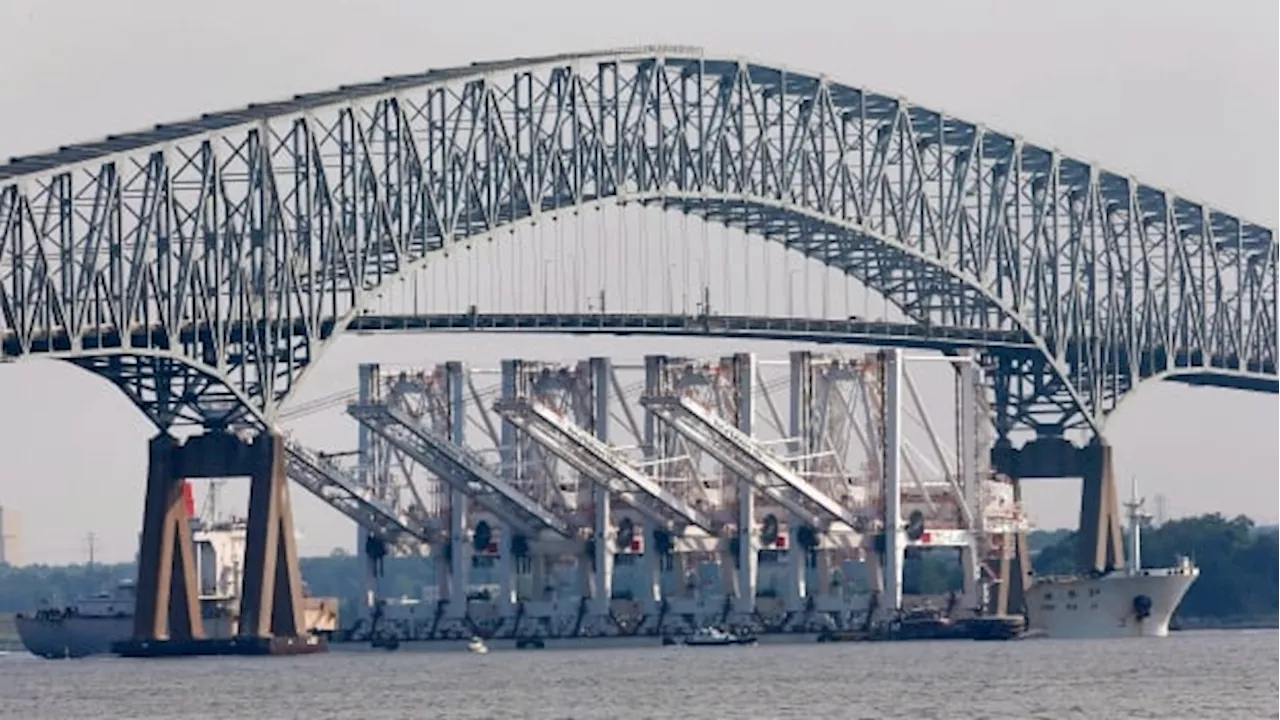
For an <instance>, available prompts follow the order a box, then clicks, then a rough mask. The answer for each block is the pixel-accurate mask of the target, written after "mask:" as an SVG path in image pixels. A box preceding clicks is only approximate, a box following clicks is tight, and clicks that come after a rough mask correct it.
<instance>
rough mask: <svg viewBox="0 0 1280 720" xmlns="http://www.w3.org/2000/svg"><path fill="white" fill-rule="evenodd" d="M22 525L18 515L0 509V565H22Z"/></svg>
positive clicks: (5, 509) (2, 508)
mask: <svg viewBox="0 0 1280 720" xmlns="http://www.w3.org/2000/svg"><path fill="white" fill-rule="evenodd" d="M21 542H22V525H21V523H19V522H18V514H17V513H15V512H14V511H12V510H10V509H9V508H6V507H0V565H13V566H15V567H16V566H18V565H21V564H22V544H21Z"/></svg>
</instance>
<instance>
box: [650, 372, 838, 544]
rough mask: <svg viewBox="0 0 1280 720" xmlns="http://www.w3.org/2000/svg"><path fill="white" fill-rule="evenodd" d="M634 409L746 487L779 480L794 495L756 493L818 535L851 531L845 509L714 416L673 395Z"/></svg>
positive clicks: (773, 490)
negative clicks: (835, 528) (833, 529)
mask: <svg viewBox="0 0 1280 720" xmlns="http://www.w3.org/2000/svg"><path fill="white" fill-rule="evenodd" d="M640 403H641V404H642V405H644V407H645V408H646V409H647V410H649V411H650V412H652V413H654V414H655V415H657V416H658V417H659V418H661V419H662V421H663V422H665V423H667V424H668V425H670V426H671V427H672V428H674V429H675V430H676V431H677V432H679V433H680V434H681V435H682V436H684V437H685V438H688V440H689V441H690V442H692V443H694V444H695V445H697V446H698V447H700V448H702V449H703V450H705V451H706V452H708V453H709V454H711V455H712V456H714V457H715V458H716V459H717V460H719V461H720V462H722V463H724V464H725V465H726V466H728V467H729V468H731V469H732V470H733V471H734V472H735V473H737V474H738V475H739V476H741V477H743V478H745V479H746V480H748V481H749V482H756V483H759V482H760V481H759V476H760V475H766V476H768V477H770V478H775V479H777V480H780V481H781V482H782V483H783V484H784V485H785V486H786V487H787V488H790V489H791V490H792V491H793V493H794V494H788V493H786V492H784V491H783V489H782V488H779V487H777V486H776V485H758V486H757V487H758V489H759V490H761V491H762V492H764V493H765V494H767V495H769V496H770V497H771V498H773V499H774V500H776V501H777V502H778V503H779V504H781V505H782V506H783V507H786V508H787V509H788V510H790V511H791V512H792V513H795V514H796V516H797V517H800V518H803V519H804V520H805V522H806V523H809V524H812V525H813V526H814V527H817V528H823V529H825V528H827V527H828V526H829V525H830V524H831V522H832V521H838V522H843V523H845V524H846V525H848V526H849V527H850V528H853V527H854V526H855V525H856V523H857V521H856V516H855V514H854V513H853V511H852V510H851V509H849V508H846V507H843V506H842V505H840V504H839V503H837V502H836V501H835V500H832V499H831V498H830V497H827V496H826V495H825V494H823V493H821V492H818V490H817V489H816V488H814V487H813V486H812V485H811V484H809V482H808V481H807V480H805V479H804V478H803V477H801V476H800V475H799V474H798V473H796V472H795V471H793V470H792V469H791V468H790V467H788V466H787V464H786V462H785V461H784V460H782V459H780V458H778V457H777V456H775V455H774V454H773V453H772V452H770V451H768V450H766V449H764V448H762V447H760V446H759V445H758V444H757V443H756V442H755V441H754V440H753V439H752V438H751V436H750V435H747V434H746V433H744V432H742V431H741V430H738V428H736V427H734V426H733V425H732V424H730V423H729V422H727V421H726V420H724V419H723V418H721V417H719V416H718V415H716V414H715V412H714V411H711V410H709V409H707V408H704V407H702V406H700V405H699V404H698V403H696V402H694V401H692V400H690V399H689V398H686V397H681V396H678V395H675V396H673V395H648V396H645V397H644V398H641V400H640Z"/></svg>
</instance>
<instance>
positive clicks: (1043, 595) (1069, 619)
mask: <svg viewBox="0 0 1280 720" xmlns="http://www.w3.org/2000/svg"><path fill="white" fill-rule="evenodd" d="M1142 504H1143V501H1142V500H1141V499H1139V498H1138V491H1137V484H1136V482H1135V483H1134V486H1133V499H1132V500H1131V501H1130V502H1127V503H1125V504H1124V506H1125V509H1126V510H1128V524H1129V558H1128V562H1127V563H1126V565H1125V567H1124V569H1122V570H1114V571H1112V572H1107V573H1102V574H1099V575H1097V576H1071V577H1048V578H1040V579H1037V581H1036V582H1035V583H1034V584H1033V585H1032V586H1031V588H1030V589H1029V590H1028V592H1027V596H1026V602H1027V621H1028V629H1029V630H1030V631H1032V632H1035V633H1039V634H1043V635H1045V636H1047V637H1052V638H1119V637H1165V636H1167V635H1168V634H1169V620H1170V618H1172V617H1173V613H1174V611H1175V610H1177V609H1178V605H1179V604H1180V603H1181V602H1182V598H1183V597H1184V596H1185V595H1186V594H1187V590H1189V589H1190V588H1191V584H1192V583H1194V582H1195V581H1196V578H1198V577H1199V576H1200V569H1199V568H1197V567H1196V566H1195V564H1194V563H1192V562H1191V560H1190V559H1189V558H1186V557H1182V558H1179V559H1178V564H1177V565H1175V566H1174V567H1169V568H1144V567H1142V523H1143V521H1144V520H1146V519H1147V518H1146V516H1144V515H1142V514H1141V512H1140V510H1141V508H1142Z"/></svg>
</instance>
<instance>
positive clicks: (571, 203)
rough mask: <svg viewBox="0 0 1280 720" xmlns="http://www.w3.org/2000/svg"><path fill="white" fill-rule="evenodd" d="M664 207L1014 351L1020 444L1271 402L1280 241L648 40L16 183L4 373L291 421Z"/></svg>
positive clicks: (972, 131)
mask: <svg viewBox="0 0 1280 720" xmlns="http://www.w3.org/2000/svg"><path fill="white" fill-rule="evenodd" d="M602 202H611V203H612V202H627V203H647V204H660V205H662V206H664V207H666V208H669V209H673V210H677V211H682V212H685V213H689V214H692V215H695V216H700V217H702V218H705V219H707V220H710V221H713V222H720V223H728V224H731V225H733V226H736V227H743V228H746V229H747V230H749V231H751V232H754V233H756V234H759V235H763V236H765V237H766V238H768V239H771V240H775V241H778V242H782V243H785V244H786V245H787V246H789V247H791V248H794V249H797V250H799V251H801V252H803V253H805V254H806V255H809V256H811V257H815V258H818V259H821V260H822V261H823V262H825V263H827V264H828V265H832V266H837V267H839V268H841V269H842V270H844V271H845V272H847V273H849V274H850V275H852V276H854V277H856V278H858V279H859V280H860V281H861V282H863V283H864V284H866V285H868V286H869V287H871V288H873V289H875V290H878V291H879V292H881V293H883V294H884V295H885V296H886V297H887V298H888V299H889V300H890V301H891V302H893V303H894V304H896V305H897V306H898V307H900V308H901V309H902V310H903V312H904V313H905V314H906V315H907V316H908V317H910V318H911V319H913V320H915V321H917V322H919V323H921V324H923V325H925V326H948V327H952V328H956V327H960V328H972V329H977V330H1004V331H1014V332H1018V333H1020V334H1024V335H1025V336H1026V337H1028V338H1030V342H1031V351H1029V352H1028V351H1026V350H1023V351H1021V352H1020V353H1017V352H1012V351H1009V352H1004V353H1003V354H1000V355H999V357H998V358H997V360H998V363H997V364H998V366H999V368H1000V372H998V373H997V388H996V394H997V395H998V396H999V397H1000V398H1002V403H1001V404H1002V405H1003V406H1004V407H1006V408H1007V409H1006V410H1004V411H1002V412H1003V414H1004V418H1005V419H1004V421H1003V422H1004V424H1005V425H1006V426H1008V425H1010V424H1020V425H1021V426H1023V427H1026V426H1031V427H1033V428H1034V429H1037V430H1038V431H1039V432H1041V433H1046V432H1047V433H1057V432H1060V431H1061V430H1062V429H1063V428H1068V427H1080V426H1093V427H1094V428H1095V429H1096V427H1097V421H1098V418H1100V417H1102V416H1103V415H1104V414H1105V413H1106V412H1107V411H1108V410H1109V409H1111V408H1112V407H1114V405H1115V403H1116V402H1117V401H1118V399H1119V398H1120V396H1122V395H1123V394H1124V393H1125V392H1127V391H1128V390H1130V389H1131V388H1133V387H1134V386H1135V385H1136V384H1137V383H1138V382H1139V381H1140V380H1141V379H1144V378H1149V377H1169V376H1178V375H1200V376H1203V377H1207V378H1209V379H1210V380H1209V381H1210V382H1213V383H1217V384H1223V385H1232V384H1243V383H1245V382H1246V381H1248V380H1254V381H1257V380H1262V381H1264V382H1267V383H1274V380H1275V374H1276V355H1277V336H1276V284H1277V282H1276V278H1277V257H1276V256H1277V244H1276V240H1275V237H1274V233H1273V231H1272V230H1271V229H1269V228H1265V227H1261V226H1258V225H1256V224H1252V223H1249V222H1246V221H1244V220H1241V219H1239V218H1237V217H1234V216H1232V215H1230V214H1227V213H1223V212H1219V211H1216V210H1213V209H1211V208H1209V207H1207V206H1206V205H1204V204H1201V203H1197V202H1193V201H1190V200H1187V199H1184V198H1181V197H1177V196H1175V195H1173V194H1171V193H1168V192H1165V191H1162V190H1160V189H1157V188H1155V187H1152V186H1149V185H1144V184H1141V183H1139V182H1137V181H1136V180H1134V179H1133V178H1130V177H1126V176H1123V175H1119V174H1115V173H1111V172H1108V171H1106V170H1103V169H1101V168H1099V167H1097V166H1096V165H1093V164H1091V163H1088V162H1083V161H1080V160H1076V159H1073V158H1071V157H1068V156H1066V155H1063V154H1060V153H1058V152H1056V151H1054V150H1052V149H1049V148H1046V147H1042V146H1038V145H1034V144H1032V143H1029V142H1025V141H1024V140H1022V139H1021V138H1019V137H1015V136H1011V135H1007V134H1002V133H998V132H992V131H990V130H988V129H986V128H984V127H983V126H982V125H980V124H977V123H971V122H967V121H964V120H961V119H958V118H954V117H950V116H948V115H946V114H944V113H940V112H937V111H934V110H929V109H927V108H923V107H919V106H916V105H913V104H911V103H909V102H907V101H905V100H902V99H899V98H896V97H892V96H889V95H885V94H881V93H878V92H873V91H870V90H866V89H863V88H859V87H854V86H849V85H844V84H840V83H838V82H834V81H832V80H829V79H828V78H826V77H823V76H821V75H815V74H809V73H804V72H793V71H790V70H786V69H782V68H778V67H773V66H767V65H761V64H755V63H752V62H747V61H741V60H726V59H712V58H707V57H704V56H703V55H702V53H701V52H700V51H699V50H697V49H693V48H672V47H645V48H632V49H625V50H616V51H604V52H592V53H581V54H572V55H562V56H557V57H548V58H538V59H518V60H510V61H502V62H490V63H478V64H473V65H471V66H469V67H463V68H455V69H448V70H433V71H429V72H426V73H424V74H420V75H412V76H399V77H389V78H385V79H384V80H382V81H379V82H374V83H369V84H364V85H355V86H349V87H343V88H339V89H337V90H334V91H332V92H325V93H317V94H310V95H299V96H296V97H295V98H293V99H291V100H286V101H283V102H277V103H270V104H264V105H251V106H249V107H247V108H245V109H242V110H237V111H232V112H224V113H214V114H208V115H204V116H202V117H200V118H198V119H193V120H189V121H185V122H179V123H174V124H168V125H158V126H156V127H155V128H154V129H151V130H147V131H144V132H137V133H131V134H126V135H119V136H113V137H109V138H107V139H106V140H104V141H101V142H95V143H89V144H84V145H75V146H68V147H63V148H61V149H59V150H58V151H56V152H53V153H50V154H47V155H39V156H33V157H26V158H18V159H14V160H13V161H11V162H10V163H9V164H8V165H4V166H0V333H3V357H5V358H15V357H19V356H23V355H29V354H45V355H53V356H57V357H62V358H66V359H68V360H70V361H72V362H75V363H77V364H79V365H81V366H84V367H86V368H88V369H90V370H91V371H93V372H97V373H100V374H102V375H104V376H105V377H107V378H109V379H111V380H112V381H113V382H114V383H116V384H117V385H118V386H119V387H120V388H121V389H123V390H124V391H125V392H126V393H127V394H128V395H129V396H130V397H131V398H132V399H133V400H134V402H135V403H136V404H138V405H139V406H140V407H141V408H142V409H143V410H144V411H145V412H146V413H147V415H148V417H150V418H151V419H152V420H153V421H154V422H155V423H156V424H157V425H159V426H161V427H168V426H170V425H172V424H175V423H179V422H193V423H199V424H201V425H204V426H206V427H219V426H226V425H229V424H259V425H260V424H263V423H270V422H272V421H273V417H274V414H275V412H276V409H277V408H278V406H279V404H280V402H281V401H282V400H283V399H284V398H285V397H286V396H287V395H288V394H289V392H290V391H291V390H292V389H293V388H294V387H295V385H296V384H297V383H298V381H299V379H300V378H301V376H302V375H303V374H304V369H305V368H306V367H307V366H308V365H310V364H312V363H314V362H315V361H316V360H317V359H318V357H319V355H320V353H321V351H322V349H323V347H324V346H325V341H326V339H327V338H329V337H330V336H332V335H335V334H337V333H340V332H341V331H343V330H344V329H345V328H346V327H347V326H348V325H349V324H350V322H351V321H352V319H353V318H355V317H356V316H357V315H358V313H359V311H360V309H361V307H362V306H363V305H365V304H366V303H367V302H368V300H369V298H370V296H371V294H372V292H373V291H374V290H375V289H376V288H378V287H379V286H380V285H381V284H383V283H385V282H387V281H388V280H389V279H392V278H394V277H396V276H397V274H400V273H404V272H406V271H407V270H409V269H411V268H413V267H415V265H417V264H419V263H421V262H422V261H424V260H425V259H427V258H428V257H430V256H432V255H433V254H434V253H438V252H440V251H442V250H445V249H448V248H450V247H452V246H454V245H457V244H464V245H465V244H466V243H467V242H469V241H473V240H474V239H477V238H480V237H482V236H485V235H486V234H489V233H494V232H496V231H498V230H500V229H503V228H509V227H512V226H513V224H515V223H528V222H530V221H533V220H536V219H537V218H538V217H539V216H541V215H544V214H549V213H554V212H558V211H560V210H568V209H571V208H582V207H585V206H591V205H593V204H597V203H602Z"/></svg>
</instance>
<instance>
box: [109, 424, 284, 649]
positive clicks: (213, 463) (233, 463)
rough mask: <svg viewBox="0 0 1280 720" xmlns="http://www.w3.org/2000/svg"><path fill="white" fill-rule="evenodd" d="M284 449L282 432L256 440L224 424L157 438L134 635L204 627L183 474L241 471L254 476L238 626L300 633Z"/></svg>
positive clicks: (247, 631) (267, 633)
mask: <svg viewBox="0 0 1280 720" xmlns="http://www.w3.org/2000/svg"><path fill="white" fill-rule="evenodd" d="M284 455H285V451H284V447H283V444H282V443H281V442H280V439H279V437H278V436H276V435H272V434H265V433H264V434H261V435H258V436H257V437H256V438H254V439H253V441H252V442H245V441H244V440H243V439H241V438H239V437H237V436H235V435H232V434H229V433H223V432H215V433H209V434H205V435H198V436H195V437H192V438H190V439H188V440H187V441H186V442H185V443H183V444H181V445H180V444H178V442H177V441H176V440H175V439H174V438H173V437H172V436H169V435H165V434H161V435H158V436H156V437H155V438H154V439H152V441H151V446H150V458H149V463H150V466H149V470H148V478H147V501H146V510H145V512H144V515H143V522H142V526H143V530H142V543H141V550H140V554H139V559H138V608H137V613H136V614H135V616H134V636H135V637H136V638H138V639H146V640H164V639H173V640H183V639H193V638H194V639H199V638H201V637H202V636H203V635H204V631H203V628H202V625H201V621H200V613H199V605H198V600H197V595H196V578H195V563H194V561H193V558H192V545H191V533H190V526H189V525H187V524H186V520H187V518H186V517H185V514H186V513H185V510H183V509H182V504H181V502H180V497H181V493H180V490H179V489H180V487H181V483H182V480H183V479H185V478H208V477H232V476H241V475H247V476H249V478H250V483H251V484H250V488H249V528H248V535H247V537H246V539H245V562H244V593H243V596H242V597H241V600H240V619H239V631H238V632H239V634H240V635H241V636H247V637H296V636H297V635H298V634H299V631H300V630H301V629H302V628H303V615H302V579H301V576H300V575H299V572H298V555H297V549H296V548H295V546H294V533H293V516H292V513H291V511H290V507H289V492H288V485H287V482H286V477H285V472H284V465H285V458H284ZM175 508H176V509H175ZM184 528H185V529H184ZM166 616H167V618H166ZM166 619H167V621H168V622H167V625H168V627H167V628H166V627H165V625H166V622H165V620H166Z"/></svg>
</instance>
